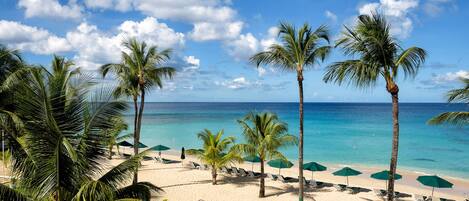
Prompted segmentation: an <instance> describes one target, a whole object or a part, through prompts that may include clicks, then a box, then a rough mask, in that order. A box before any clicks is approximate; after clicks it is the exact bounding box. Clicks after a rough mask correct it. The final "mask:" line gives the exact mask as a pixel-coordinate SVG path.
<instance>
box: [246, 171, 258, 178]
mask: <svg viewBox="0 0 469 201" xmlns="http://www.w3.org/2000/svg"><path fill="white" fill-rule="evenodd" d="M248 176H249V177H252V178H257V177H261V173H258V172H253V171H248Z"/></svg>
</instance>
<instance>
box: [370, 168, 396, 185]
mask: <svg viewBox="0 0 469 201" xmlns="http://www.w3.org/2000/svg"><path fill="white" fill-rule="evenodd" d="M390 173H391V172H389V170H383V171H381V172H376V173H373V174H371V176H370V177H371V178H373V179H379V180H386V186H388V179H389V175H390ZM394 179H395V180H399V179H402V175H400V174H397V173H396V174H394Z"/></svg>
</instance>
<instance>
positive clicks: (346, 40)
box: [324, 13, 426, 200]
mask: <svg viewBox="0 0 469 201" xmlns="http://www.w3.org/2000/svg"><path fill="white" fill-rule="evenodd" d="M336 47H341V48H342V50H343V51H344V54H345V55H346V56H351V57H356V58H354V59H352V60H346V61H341V62H336V63H334V64H332V65H330V66H328V67H327V69H326V73H325V75H324V81H325V82H335V83H338V84H339V85H340V84H342V83H344V82H346V83H349V84H353V85H355V86H357V87H359V88H366V87H372V86H375V85H376V82H377V80H378V79H379V78H380V77H382V78H383V79H384V81H385V82H386V90H387V91H388V92H389V94H390V95H391V97H392V117H393V138H392V153H391V161H390V172H391V174H390V176H389V182H388V199H389V200H393V197H394V175H395V173H396V167H397V153H398V145H399V105H398V92H399V88H398V86H397V83H396V82H397V76H398V74H399V72H400V71H402V72H403V73H404V76H405V77H409V76H410V77H414V76H416V74H417V72H418V69H419V67H420V65H421V64H422V63H423V62H424V61H425V55H426V53H425V50H423V49H421V48H419V47H411V48H408V49H403V48H402V47H401V46H400V45H399V44H398V41H397V40H396V39H394V38H393V37H392V36H391V35H390V25H389V24H388V23H387V21H386V19H385V18H384V16H382V15H380V14H378V13H373V14H372V15H360V16H359V17H358V22H357V24H356V25H355V26H354V27H353V28H349V27H347V26H346V27H345V31H344V32H343V33H342V36H341V38H340V39H338V40H337V42H336Z"/></svg>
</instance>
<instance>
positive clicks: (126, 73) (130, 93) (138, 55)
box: [101, 38, 176, 183]
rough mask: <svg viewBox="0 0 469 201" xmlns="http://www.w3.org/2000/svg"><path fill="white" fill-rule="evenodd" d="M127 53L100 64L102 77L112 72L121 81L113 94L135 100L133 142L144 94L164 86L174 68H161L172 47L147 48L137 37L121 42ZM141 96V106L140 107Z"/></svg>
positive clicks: (136, 142) (168, 57) (135, 179)
mask: <svg viewBox="0 0 469 201" xmlns="http://www.w3.org/2000/svg"><path fill="white" fill-rule="evenodd" d="M122 45H123V46H124V47H125V48H126V49H127V51H128V52H126V51H122V58H121V60H122V61H121V63H118V64H106V65H103V66H102V67H101V72H102V75H103V77H105V76H106V75H107V73H108V72H109V71H113V72H114V73H115V75H116V76H117V78H118V80H119V84H118V86H117V87H116V89H115V91H114V94H115V95H118V96H127V97H131V98H132V100H133V102H134V112H135V117H134V144H139V143H140V129H141V126H142V117H143V109H144V106H145V93H146V92H147V91H148V90H150V89H151V88H153V87H155V86H156V87H158V88H163V79H164V78H170V79H171V78H172V77H173V75H174V73H175V71H176V70H175V69H174V68H172V67H161V64H162V63H164V62H166V61H168V60H169V59H170V54H171V49H165V50H162V51H158V49H157V47H156V46H150V47H148V46H147V44H146V43H145V42H141V43H140V42H138V41H137V40H136V39H135V38H131V39H128V40H126V41H124V42H123V43H122ZM138 97H140V107H139V106H138ZM134 153H135V154H138V146H134ZM137 181H138V174H137V172H135V174H134V180H133V182H134V183H137Z"/></svg>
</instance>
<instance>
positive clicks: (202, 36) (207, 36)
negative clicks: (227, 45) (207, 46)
mask: <svg viewBox="0 0 469 201" xmlns="http://www.w3.org/2000/svg"><path fill="white" fill-rule="evenodd" d="M242 29H243V22H241V21H236V22H227V23H216V22H197V23H195V24H194V29H193V30H192V31H191V32H190V33H189V36H190V38H191V39H193V40H195V41H208V40H220V39H223V40H228V39H233V38H236V37H237V36H239V34H240V33H241V30H242Z"/></svg>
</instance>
